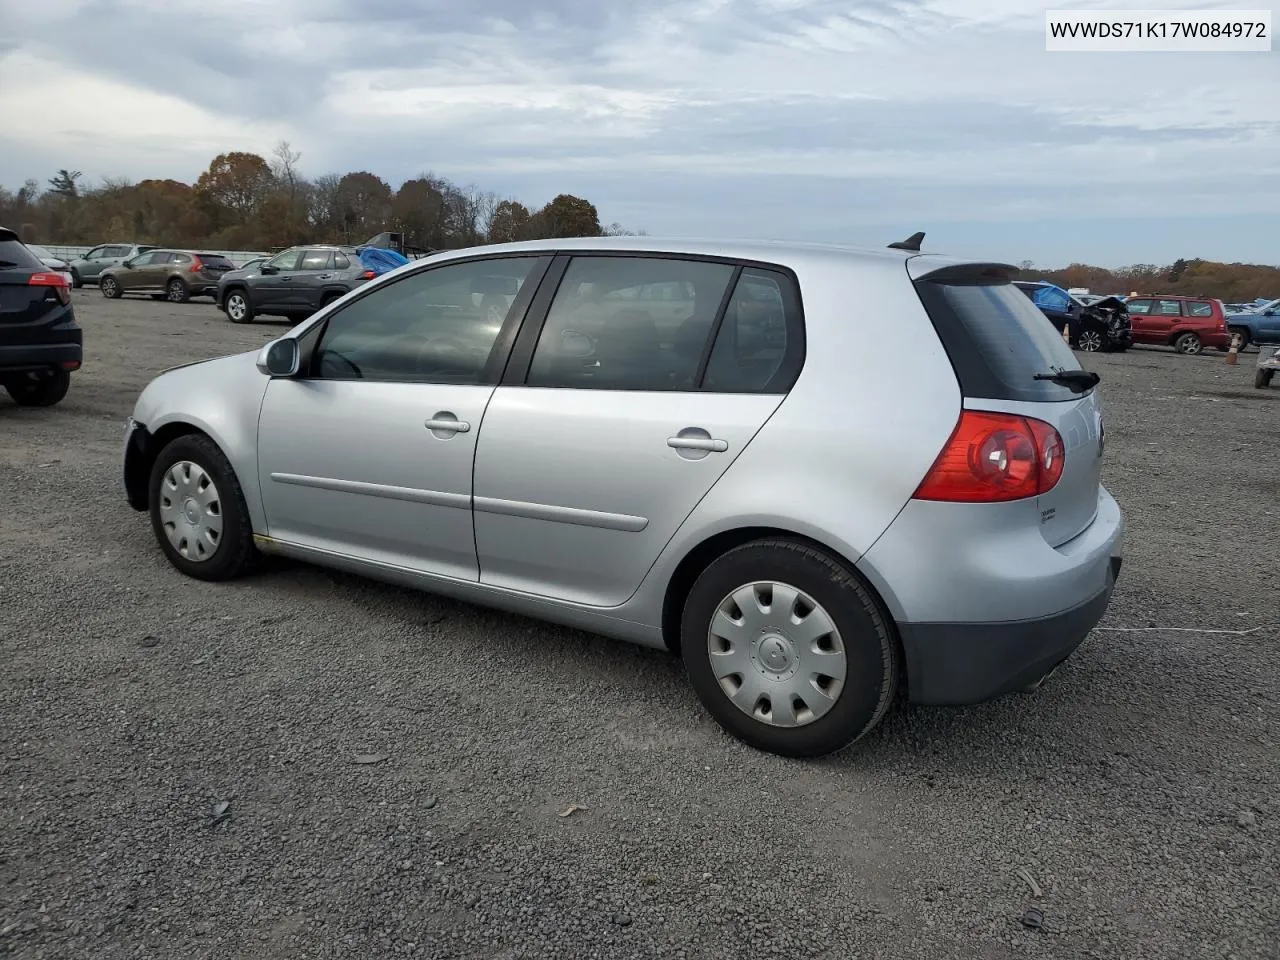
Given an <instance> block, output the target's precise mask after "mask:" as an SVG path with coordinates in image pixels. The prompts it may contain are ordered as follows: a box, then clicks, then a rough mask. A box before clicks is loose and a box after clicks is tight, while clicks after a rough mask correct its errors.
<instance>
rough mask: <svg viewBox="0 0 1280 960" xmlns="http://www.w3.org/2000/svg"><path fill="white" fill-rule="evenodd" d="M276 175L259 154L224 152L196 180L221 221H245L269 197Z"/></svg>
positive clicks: (197, 189)
mask: <svg viewBox="0 0 1280 960" xmlns="http://www.w3.org/2000/svg"><path fill="white" fill-rule="evenodd" d="M274 181H275V178H274V177H273V176H272V174H271V167H270V166H268V164H267V161H266V160H263V159H262V157H260V156H258V155H257V154H256V153H240V152H232V153H220V154H218V155H217V156H216V157H214V158H213V162H212V163H210V164H209V169H208V170H206V171H205V172H204V173H202V174H200V179H198V180H197V181H196V192H197V193H198V194H200V195H201V197H203V198H204V199H205V201H206V202H207V203H208V204H209V205H210V206H211V208H212V212H213V213H214V214H215V217H217V218H218V219H219V220H221V221H223V222H226V221H230V222H232V223H240V224H242V223H245V222H246V221H247V220H248V219H249V218H250V217H252V216H253V215H254V214H255V213H256V212H257V211H258V208H259V207H260V206H261V205H262V202H263V201H264V200H265V199H266V198H267V194H268V193H269V192H270V190H271V187H272V185H273V184H274Z"/></svg>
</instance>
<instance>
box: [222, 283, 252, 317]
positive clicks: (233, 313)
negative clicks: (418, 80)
mask: <svg viewBox="0 0 1280 960" xmlns="http://www.w3.org/2000/svg"><path fill="white" fill-rule="evenodd" d="M233 300H235V301H237V303H238V306H234V307H233V305H232V301H233ZM222 312H223V313H225V314H226V315H227V319H228V320H230V321H231V322H232V323H253V316H254V314H253V302H252V301H251V300H250V299H249V291H247V290H246V289H245V288H244V287H232V288H231V289H230V290H228V291H227V298H226V299H225V300H223V301H222Z"/></svg>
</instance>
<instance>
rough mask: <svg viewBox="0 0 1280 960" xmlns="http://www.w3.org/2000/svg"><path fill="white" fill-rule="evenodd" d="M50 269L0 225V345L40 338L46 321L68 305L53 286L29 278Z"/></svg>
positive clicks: (45, 326)
mask: <svg viewBox="0 0 1280 960" xmlns="http://www.w3.org/2000/svg"><path fill="white" fill-rule="evenodd" d="M52 272H54V271H51V270H49V269H48V268H47V267H46V266H45V265H44V264H43V263H42V262H41V261H40V259H39V258H38V257H37V256H36V255H35V254H33V253H32V252H31V251H30V250H28V249H27V248H26V246H24V245H23V243H22V242H21V241H20V240H19V239H18V236H17V234H15V233H14V232H13V231H12V230H4V229H0V345H4V346H14V345H18V344H28V343H39V342H42V340H43V339H45V338H44V336H43V334H44V331H45V330H46V328H47V327H48V326H49V324H50V323H51V322H54V321H56V320H57V319H58V318H59V317H60V316H61V314H63V313H65V312H66V311H67V310H68V309H69V308H68V307H67V306H66V305H65V304H64V303H63V301H62V298H61V296H60V295H59V293H58V289H57V288H56V287H52V286H47V285H43V286H42V285H34V284H32V282H31V278H32V277H33V276H36V275H39V274H48V273H52Z"/></svg>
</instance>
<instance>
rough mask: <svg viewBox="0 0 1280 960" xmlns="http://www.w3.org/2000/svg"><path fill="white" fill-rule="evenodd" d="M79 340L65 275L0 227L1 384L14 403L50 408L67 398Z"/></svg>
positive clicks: (80, 355)
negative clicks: (41, 259)
mask: <svg viewBox="0 0 1280 960" xmlns="http://www.w3.org/2000/svg"><path fill="white" fill-rule="evenodd" d="M83 338H84V333H83V331H81V329H80V327H79V325H77V324H76V314H75V309H74V308H73V307H72V306H71V285H70V281H69V280H68V279H67V275H66V274H65V273H60V272H58V271H56V270H50V269H49V268H48V267H46V266H45V265H44V264H43V263H41V262H40V258H39V257H37V256H36V255H35V254H34V253H32V252H31V251H30V250H28V249H27V248H26V246H24V245H23V243H22V241H20V240H19V239H18V235H17V234H16V233H14V232H13V231H12V230H7V229H5V228H4V227H0V384H3V385H4V388H5V390H7V391H8V393H9V396H11V397H12V398H13V400H14V402H15V403H17V404H20V405H21V406H24V407H50V406H53V405H54V404H55V403H57V402H58V401H60V400H61V399H62V398H63V397H65V396H66V395H67V389H68V388H69V387H70V386H71V371H72V370H79V369H80V363H81V361H82V359H83V356H84V347H83V343H84V339H83Z"/></svg>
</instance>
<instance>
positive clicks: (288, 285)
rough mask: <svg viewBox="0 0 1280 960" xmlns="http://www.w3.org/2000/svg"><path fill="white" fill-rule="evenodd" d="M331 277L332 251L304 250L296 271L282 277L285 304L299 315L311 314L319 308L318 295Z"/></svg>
mask: <svg viewBox="0 0 1280 960" xmlns="http://www.w3.org/2000/svg"><path fill="white" fill-rule="evenodd" d="M332 276H333V251H332V250H304V251H302V259H301V260H300V261H299V262H298V269H297V271H296V272H294V273H293V274H291V275H289V276H288V277H283V276H282V281H283V285H284V290H285V296H286V297H287V298H288V300H287V302H288V303H289V304H290V305H291V306H293V307H295V308H296V309H297V311H298V312H299V313H312V312H314V311H315V310H316V308H318V307H319V306H320V294H321V291H322V290H323V289H324V284H325V281H326V280H329V279H330V278H331V277H332Z"/></svg>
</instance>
